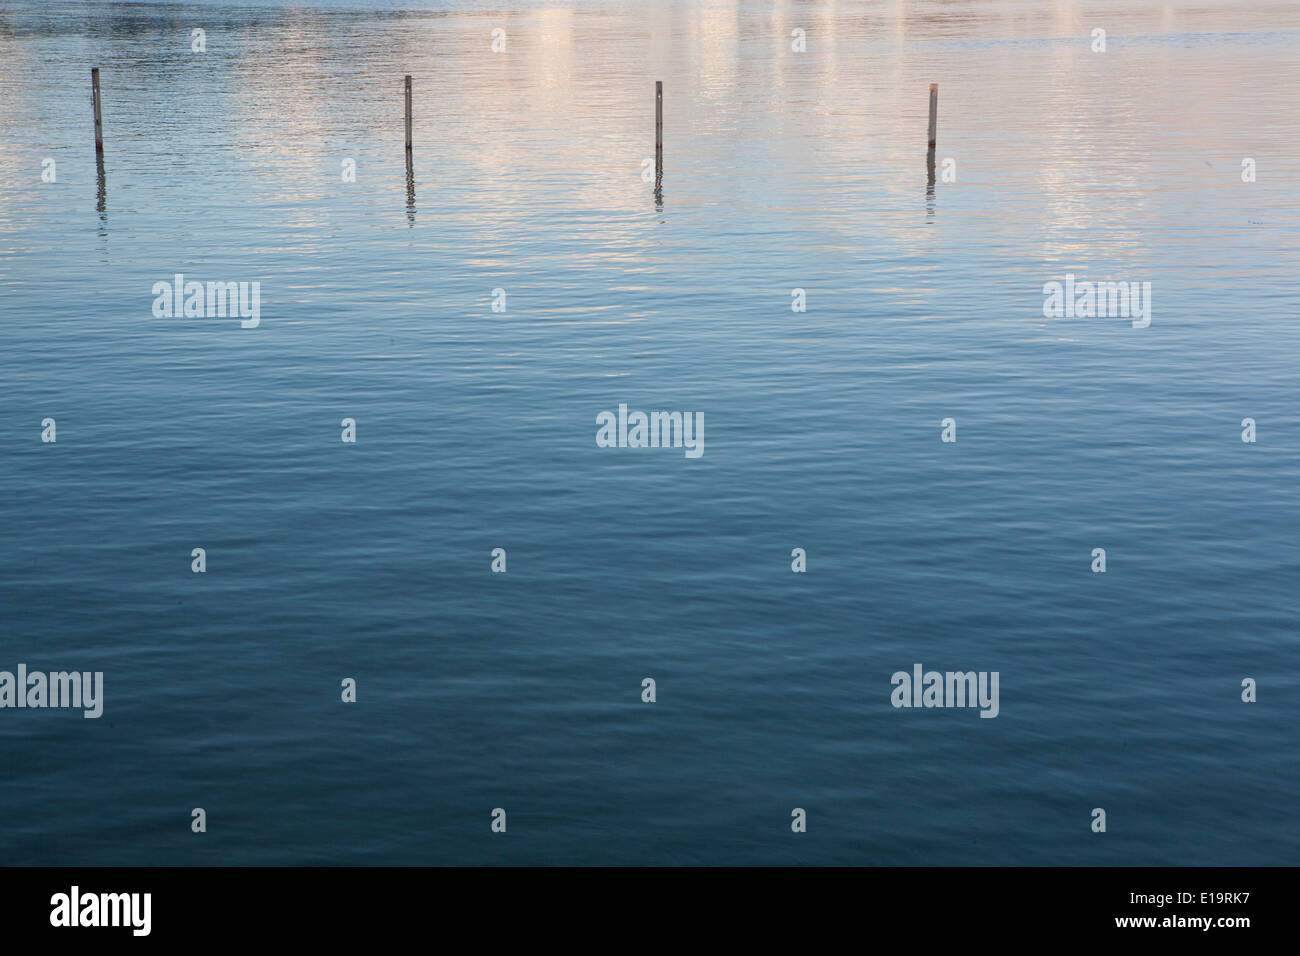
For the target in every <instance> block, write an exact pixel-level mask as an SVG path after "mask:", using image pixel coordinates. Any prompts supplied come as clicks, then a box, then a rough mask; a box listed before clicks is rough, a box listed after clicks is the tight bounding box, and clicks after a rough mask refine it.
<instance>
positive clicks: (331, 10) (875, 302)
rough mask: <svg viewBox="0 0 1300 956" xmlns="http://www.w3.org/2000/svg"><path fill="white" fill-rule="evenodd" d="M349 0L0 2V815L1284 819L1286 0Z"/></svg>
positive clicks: (1289, 35)
mask: <svg viewBox="0 0 1300 956" xmlns="http://www.w3.org/2000/svg"><path fill="white" fill-rule="evenodd" d="M416 6H418V5H416ZM397 7H398V5H396V4H378V3H376V4H366V3H364V2H362V0H351V2H348V3H329V4H319V3H318V4H315V5H312V6H291V5H287V4H280V3H266V2H264V3H260V4H256V5H239V6H234V5H204V4H176V5H167V4H157V3H123V4H116V3H74V2H50V3H35V2H6V3H5V4H4V6H3V7H2V8H0V90H2V91H3V92H2V93H0V489H2V490H3V494H2V495H0V670H9V671H13V670H14V669H15V668H16V666H17V665H18V664H19V663H25V664H26V665H27V666H28V668H29V669H31V670H48V671H53V670H65V669H69V670H70V669H75V670H85V671H102V672H103V673H104V682H105V700H104V715H103V717H101V718H100V719H98V720H86V719H83V718H82V716H81V714H80V712H79V711H75V710H57V709H45V710H39V709H37V710H33V709H23V710H17V709H0V767H2V768H3V771H4V772H3V774H0V858H3V859H4V860H5V861H6V862H9V863H32V864H76V865H83V864H86V865H89V864H110V865H111V864H183V865H210V864H288V863H311V864H323V863H339V864H383V863H395V864H452V863H454V864H482V863H487V864H595V863H599V864H611V863H621V864H659V863H678V864H702V863H708V864H750V863H769V864H794V863H821V864H873V865H875V864H907V865H914V864H967V865H970V864H1034V865H1048V864H1188V865H1192V864H1197V865H1200V864H1218V865H1235V864H1293V863H1295V862H1296V860H1297V853H1298V852H1300V823H1298V822H1297V816H1296V807H1297V805H1298V803H1300V763H1298V762H1297V757H1298V756H1300V747H1298V746H1297V732H1296V727H1297V720H1300V697H1298V692H1300V678H1298V676H1297V673H1298V668H1300V643H1298V641H1297V626H1296V622H1297V613H1298V612H1300V597H1298V596H1297V595H1298V594H1300V590H1298V589H1297V580H1298V578H1297V575H1298V574H1300V548H1298V544H1297V541H1298V536H1297V532H1300V499H1298V498H1297V481H1298V480H1300V420H1297V417H1296V413H1295V410H1296V408H1297V401H1298V400H1300V389H1298V388H1297V375H1296V365H1297V360H1298V359H1300V327H1298V326H1297V321H1296V316H1297V306H1298V305H1300V296H1298V295H1297V287H1296V278H1297V275H1300V244H1298V243H1297V240H1296V225H1297V221H1298V218H1300V186H1297V183H1300V154H1297V151H1296V148H1295V144H1296V142H1297V141H1300V84H1297V83H1295V82H1294V79H1295V76H1296V73H1297V69H1300V11H1297V10H1296V9H1295V8H1294V7H1293V6H1290V5H1288V4H1282V3H1250V4H1238V3H1230V2H1223V0H1209V2H1206V3H1201V4H1197V5H1195V6H1182V5H1175V4H1164V3H1154V2H1149V3H1147V2H1144V3H1129V2H1123V3H1121V2H1119V0H1110V2H1107V3H1103V4H1101V5H1088V7H1087V8H1086V9H1085V8H1084V7H1083V6H1082V5H1077V4H1073V3H1062V4H1059V5H1055V6H1050V5H1042V4H1031V3H1019V2H1003V0H999V2H996V3H983V2H976V0H970V2H958V3H940V2H937V0H929V2H920V3H879V4H876V3H872V4H827V5H818V6H808V5H804V4H772V5H767V4H762V5H757V4H756V5H749V4H745V5H741V4H718V3H712V2H706V0H680V2H677V3H674V4H671V5H662V6H661V5H658V4H655V5H651V4H649V3H631V2H618V3H611V4H595V3H579V4H574V5H571V6H565V7H563V8H551V9H529V8H522V7H519V8H515V9H513V10H512V11H509V12H502V11H500V10H493V9H489V8H484V7H481V6H473V7H470V8H466V7H464V6H455V5H445V4H441V5H424V8H423V9H406V10H402V9H398V8H397ZM1096 26H1100V27H1103V28H1105V29H1106V30H1107V33H1108V43H1107V50H1106V52H1105V53H1094V52H1093V51H1092V50H1091V49H1090V44H1091V42H1092V41H1091V38H1090V32H1091V30H1092V29H1093V27H1096ZM194 27H200V28H203V29H204V30H205V31H206V46H207V49H206V51H205V52H203V53H195V52H192V51H191V49H190V36H191V34H190V31H191V29H192V28H194ZM496 27H501V28H503V29H505V30H506V33H507V37H508V41H507V43H508V45H507V49H506V51H505V52H504V53H499V54H498V53H493V52H492V51H491V49H490V43H491V31H492V30H493V29H494V28H496ZM794 28H802V29H805V30H806V32H807V34H806V35H807V45H808V46H807V51H806V52H803V53H795V52H793V51H792V50H791V48H790V44H791V42H792V40H791V36H790V33H791V30H792V29H794ZM92 66H98V67H100V69H101V73H102V81H103V115H104V128H105V175H104V195H103V201H102V203H101V202H99V197H98V195H97V194H98V183H97V171H96V165H95V154H94V149H93V137H92V124H91V105H90V93H89V69H90V67H92ZM406 73H410V74H411V75H412V77H413V86H414V102H415V121H414V142H415V148H414V152H413V162H414V169H413V174H414V175H413V178H414V183H413V193H412V192H408V188H407V181H406V172H405V162H404V153H403V118H402V77H403V75H404V74H406ZM655 80H663V81H664V113H665V132H664V152H665V168H664V175H663V183H662V190H661V192H660V194H659V195H658V196H656V192H655V186H654V184H653V183H647V182H645V181H643V179H642V175H641V171H642V160H643V159H645V158H647V157H652V156H653V155H654V139H653V137H654V129H653V116H654V113H653V109H654V99H653V96H654V81H655ZM931 82H937V83H938V84H939V90H940V96H939V143H938V157H939V159H940V160H941V161H942V160H943V159H945V158H952V159H954V160H955V164H956V167H955V168H956V172H957V180H956V181H955V182H943V181H940V182H938V183H937V184H936V185H935V186H934V188H933V190H932V191H927V182H926V171H925V155H924V147H925V127H926V111H927V102H928V85H929V84H930V83H931ZM1247 157H1249V158H1253V159H1254V160H1255V161H1256V164H1257V181H1256V182H1254V183H1244V182H1242V177H1241V162H1242V160H1243V158H1247ZM47 158H49V159H53V160H55V163H56V170H57V179H56V181H55V182H52V183H47V182H42V180H41V171H42V161H43V160H44V159H47ZM349 158H350V159H352V160H354V161H355V164H356V182H354V183H349V182H344V181H343V180H342V175H341V164H342V162H343V160H344V159H349ZM101 207H102V208H101ZM177 272H181V273H184V274H186V276H187V277H190V278H193V279H199V280H222V281H227V280H233V281H249V282H251V281H257V282H260V283H261V285H260V289H261V319H260V325H259V326H258V327H257V328H255V329H243V328H241V327H240V325H239V322H238V320H236V319H231V318H229V317H227V318H218V317H211V318H183V317H180V318H176V317H174V318H155V316H154V315H153V314H152V311H151V306H152V304H153V301H154V298H155V297H154V295H153V293H152V292H151V289H152V287H153V285H154V283H155V282H159V281H164V282H170V281H171V279H172V276H173V275H174V274H175V273H177ZM1066 273H1072V274H1075V275H1077V276H1079V277H1081V278H1084V277H1086V278H1093V279H1114V280H1135V281H1149V282H1151V283H1152V288H1153V293H1152V321H1151V324H1150V327H1148V328H1145V329H1135V328H1133V327H1132V326H1131V323H1130V322H1128V321H1127V320H1117V319H1100V318H1062V319H1048V318H1044V315H1043V302H1044V296H1043V292H1042V286H1043V284H1044V283H1045V282H1049V281H1052V280H1056V279H1062V278H1063V277H1064V276H1065V274H1066ZM495 288H503V289H505V290H506V292H507V311H505V312H494V311H493V310H492V298H493V296H492V290H493V289H495ZM795 288H801V289H804V290H805V292H806V300H807V311H806V312H802V313H797V312H792V311H791V301H792V298H791V290H792V289H795ZM620 403H626V404H628V405H629V406H630V407H631V408H634V409H642V410H647V411H649V410H683V411H695V412H701V413H703V415H704V420H705V426H706V427H705V435H704V448H705V451H704V454H703V456H702V457H700V458H699V459H696V460H691V459H688V458H687V457H686V456H685V455H684V454H683V452H682V450H680V449H641V450H636V449H626V448H624V449H618V448H613V449H610V448H599V447H597V445H596V442H595V434H596V425H595V416H596V415H597V413H599V412H600V411H602V410H614V409H617V407H618V405H619V404H620ZM948 417H952V418H954V419H955V420H956V422H957V438H958V440H957V441H956V442H955V443H944V442H942V441H941V440H940V431H941V429H940V422H941V421H942V420H943V419H945V418H948ZM1246 417H1251V418H1253V419H1255V421H1256V423H1257V436H1258V440H1257V441H1256V442H1255V443H1253V444H1249V443H1244V442H1243V441H1242V440H1241V431H1242V427H1241V424H1240V423H1241V420H1242V419H1243V418H1246ZM45 418H54V419H55V420H56V422H57V441H56V442H55V443H53V444H51V443H45V442H43V441H42V440H41V432H42V427H41V422H42V420H43V419H45ZM344 418H352V419H354V420H355V422H356V437H357V440H356V442H355V444H348V443H344V442H342V441H341V440H340V437H341V431H342V428H341V424H340V423H341V421H342V420H343V419H344ZM1099 547H1100V548H1104V549H1105V550H1106V553H1107V570H1106V573H1104V574H1094V573H1092V572H1091V570H1090V564H1091V561H1092V558H1091V553H1092V549H1094V548H1099ZM194 548H204V549H206V555H207V559H206V560H207V570H206V572H205V573H203V574H196V573H192V572H191V570H190V563H191V551H192V549H194ZM494 548H504V549H505V550H506V552H507V555H508V559H507V560H508V564H507V568H508V569H507V572H506V573H504V574H494V573H492V571H491V569H490V565H491V560H492V559H491V552H492V549H494ZM794 548H803V549H806V552H807V572H806V573H802V574H795V573H792V571H791V551H792V549H794ZM914 663H921V664H923V665H924V666H925V667H926V668H927V669H937V670H940V671H947V670H961V671H966V670H975V671H997V672H999V674H1000V678H1001V680H1000V686H1001V699H1000V713H999V715H998V717H997V718H996V719H980V718H979V717H978V715H977V711H975V710H972V709H895V708H894V707H892V706H891V704H890V692H891V690H892V687H891V683H890V678H891V675H892V674H893V673H894V672H895V671H900V670H903V671H910V670H911V668H912V665H913V664H914ZM349 677H350V678H353V679H355V680H356V681H357V701H356V702H355V703H344V702H342V700H341V699H340V684H341V681H342V680H343V679H344V678H349ZM646 677H651V678H653V679H654V680H655V681H656V682H657V700H656V701H655V702H654V703H643V702H642V700H641V682H642V680H643V678H646ZM1247 677H1250V678H1253V679H1254V680H1255V681H1257V683H1258V701H1257V702H1255V703H1244V702H1243V701H1242V700H1241V682H1242V680H1243V679H1244V678H1247ZM196 807H202V808H204V809H205V810H206V813H207V821H208V826H207V832H206V833H202V834H196V833H193V832H191V827H190V823H191V810H192V809H193V808H196ZM498 807H499V808H503V809H505V810H506V811H507V815H508V827H507V832H506V833H504V834H500V833H493V832H492V831H491V828H490V823H491V813H492V811H493V809H494V808H498ZM796 807H797V808H803V809H805V810H806V811H807V817H808V824H807V832H806V833H802V834H798V833H793V832H792V831H791V826H790V822H791V811H792V809H793V808H796ZM1098 807H1099V808H1104V809H1105V810H1106V813H1107V822H1108V827H1107V831H1106V832H1105V833H1094V832H1092V831H1091V829H1090V823H1091V820H1092V817H1091V813H1092V810H1093V808H1098Z"/></svg>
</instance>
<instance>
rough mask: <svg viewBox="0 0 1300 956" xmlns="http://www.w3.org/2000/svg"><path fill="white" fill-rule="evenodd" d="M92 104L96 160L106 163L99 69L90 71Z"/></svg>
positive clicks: (94, 68) (95, 68)
mask: <svg viewBox="0 0 1300 956" xmlns="http://www.w3.org/2000/svg"><path fill="white" fill-rule="evenodd" d="M90 102H91V105H92V106H93V107H94V109H95V158H96V159H98V160H99V162H101V163H102V162H103V161H104V117H103V114H102V113H101V111H100V108H99V67H97V66H96V67H92V68H91V70H90Z"/></svg>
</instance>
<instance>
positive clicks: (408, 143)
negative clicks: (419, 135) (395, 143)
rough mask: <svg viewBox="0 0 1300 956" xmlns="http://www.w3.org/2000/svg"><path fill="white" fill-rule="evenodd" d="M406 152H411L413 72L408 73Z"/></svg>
mask: <svg viewBox="0 0 1300 956" xmlns="http://www.w3.org/2000/svg"><path fill="white" fill-rule="evenodd" d="M406 152H407V153H408V154H409V153H410V152H411V74H410V73H408V74H406Z"/></svg>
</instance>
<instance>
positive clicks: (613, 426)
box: [596, 403, 704, 458]
mask: <svg viewBox="0 0 1300 956" xmlns="http://www.w3.org/2000/svg"><path fill="white" fill-rule="evenodd" d="M596 424H597V425H599V426H600V427H599V428H598V429H596V445H597V447H599V448H684V449H686V457H687V458H699V457H700V456H701V455H703V454H704V413H703V412H650V413H649V414H647V413H646V412H631V413H630V414H629V412H628V410H627V405H625V404H622V403H620V404H619V406H618V415H617V416H615V415H614V413H613V412H609V411H605V412H599V413H598V414H597V415H596Z"/></svg>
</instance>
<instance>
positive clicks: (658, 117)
mask: <svg viewBox="0 0 1300 956" xmlns="http://www.w3.org/2000/svg"><path fill="white" fill-rule="evenodd" d="M663 174H664V81H663V80H655V178H656V179H661V178H662V177H663Z"/></svg>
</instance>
